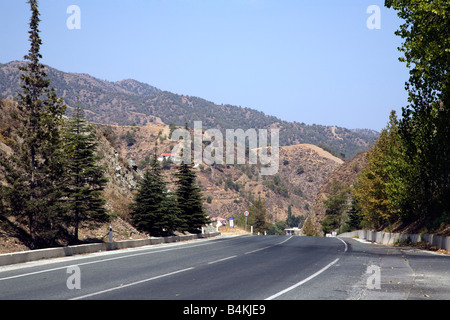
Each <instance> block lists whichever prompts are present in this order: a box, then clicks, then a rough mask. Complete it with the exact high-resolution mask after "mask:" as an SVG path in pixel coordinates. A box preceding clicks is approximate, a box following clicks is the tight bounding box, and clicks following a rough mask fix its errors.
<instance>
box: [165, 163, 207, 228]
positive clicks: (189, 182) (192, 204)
mask: <svg viewBox="0 0 450 320" xmlns="http://www.w3.org/2000/svg"><path fill="white" fill-rule="evenodd" d="M174 176H175V178H176V181H175V183H176V186H177V190H176V192H175V194H176V196H177V202H178V208H179V210H180V220H181V221H180V226H179V230H180V231H183V232H184V231H188V232H191V233H198V232H199V230H200V229H201V227H202V226H203V225H205V224H207V223H209V219H208V218H207V216H206V214H205V210H204V207H203V197H202V193H201V189H200V188H199V187H198V186H197V185H196V175H195V172H194V170H193V169H192V166H191V165H188V164H185V163H182V164H181V165H180V166H179V168H178V171H177V172H176V173H175V174H174Z"/></svg>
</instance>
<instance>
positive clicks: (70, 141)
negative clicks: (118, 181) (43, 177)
mask: <svg viewBox="0 0 450 320" xmlns="http://www.w3.org/2000/svg"><path fill="white" fill-rule="evenodd" d="M64 133H65V135H64V138H65V139H64V150H65V156H66V161H67V162H66V163H65V168H66V171H65V174H64V177H65V188H64V190H65V194H64V195H65V199H66V204H67V207H66V209H67V212H66V223H67V224H68V225H69V226H71V227H73V230H74V232H73V240H74V241H75V242H77V241H78V230H79V228H80V226H81V225H83V224H88V225H95V224H97V223H102V222H106V221H107V220H108V215H107V213H106V209H105V208H104V204H105V201H104V200H103V199H102V198H101V195H102V191H103V190H104V188H105V186H106V183H107V181H108V179H107V178H105V177H104V175H103V173H104V171H105V168H103V167H100V166H99V165H97V162H98V160H99V157H98V156H97V155H96V149H97V146H98V142H97V137H96V135H95V130H94V128H93V127H92V126H91V125H89V124H88V123H87V121H86V119H85V117H84V112H83V109H82V108H81V107H77V108H76V109H75V110H74V112H73V114H72V118H71V119H69V120H68V121H67V123H66V126H65V130H64Z"/></svg>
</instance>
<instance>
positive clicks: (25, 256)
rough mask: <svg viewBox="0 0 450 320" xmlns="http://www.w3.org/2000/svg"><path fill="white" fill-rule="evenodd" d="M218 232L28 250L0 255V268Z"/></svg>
mask: <svg viewBox="0 0 450 320" xmlns="http://www.w3.org/2000/svg"><path fill="white" fill-rule="evenodd" d="M220 234H221V233H220V232H213V233H205V234H192V235H186V236H172V237H161V238H149V239H140V240H124V241H115V242H102V243H91V244H81V245H76V246H67V247H58V248H48V249H38V250H29V251H22V252H14V253H5V254H0V266H5V265H10V264H16V263H24V262H29V261H36V260H42V259H52V258H61V257H68V256H74V255H79V254H87V253H94V252H101V251H112V250H120V249H128V248H136V247H142V246H148V245H155V244H161V243H172V242H179V241H188V240H194V239H204V238H210V237H216V236H218V235H220Z"/></svg>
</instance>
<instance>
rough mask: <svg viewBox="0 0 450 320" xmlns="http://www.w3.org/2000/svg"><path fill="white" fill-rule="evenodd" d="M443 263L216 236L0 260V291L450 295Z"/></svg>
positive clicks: (184, 296) (411, 255)
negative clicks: (69, 254) (60, 255)
mask: <svg viewBox="0 0 450 320" xmlns="http://www.w3.org/2000/svg"><path fill="white" fill-rule="evenodd" d="M430 265H432V267H430ZM449 266H450V257H447V256H438V255H431V254H429V253H424V252H422V251H418V250H414V249H409V248H400V247H392V246H381V245H374V244H368V243H361V242H358V241H356V240H353V239H340V238H320V237H285V236H240V237H219V238H215V239H206V240H195V241H189V242H184V243H175V244H163V245H155V246H148V247H143V248H138V249H128V250H120V251H115V252H107V253H97V254H89V255H85V256H77V257H68V258H60V259H52V260H48V261H45V262H34V263H27V264H20V265H15V266H8V267H1V268H0V299H2V300H5V299H11V300H18V299H33V300H35V299H45V300H68V299H72V300H92V299H94V300H122V299H123V300H193V301H195V300H234V301H235V300H261V301H262V300H296V299H320V300H325V299H332V300H337V299H420V298H423V299H432V298H436V299H450V289H449V288H450V286H449V285H450V283H449V282H450V280H449V279H450V276H449V271H448V270H450V268H449Z"/></svg>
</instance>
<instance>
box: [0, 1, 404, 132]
mask: <svg viewBox="0 0 450 320" xmlns="http://www.w3.org/2000/svg"><path fill="white" fill-rule="evenodd" d="M39 5H40V6H39V8H40V12H41V19H42V22H41V25H40V29H41V37H42V40H43V46H42V47H41V52H42V54H43V57H44V58H43V59H42V62H43V63H45V64H48V65H50V66H52V67H54V68H56V69H59V70H62V71H65V72H77V73H88V74H90V75H92V76H94V77H97V78H100V79H103V80H109V81H118V80H122V79H127V78H131V79H136V80H138V81H141V82H145V83H148V84H150V85H152V86H155V87H157V88H159V89H162V90H167V91H171V92H174V93H178V94H185V95H191V96H197V97H201V98H205V99H207V100H210V101H212V102H215V103H217V104H221V103H223V104H232V105H237V106H242V107H249V108H253V109H257V110H260V111H263V112H265V113H266V114H270V115H274V116H277V117H279V118H281V119H283V120H288V121H294V120H295V121H298V122H304V123H307V124H313V123H315V124H322V125H337V126H342V127H346V128H370V129H375V130H381V129H382V128H384V127H385V126H386V124H387V121H388V117H389V112H390V111H391V110H393V109H394V110H397V111H398V112H400V110H401V107H402V106H405V104H406V103H407V95H406V92H405V90H404V84H405V81H407V80H408V77H409V76H408V70H407V69H406V66H405V65H404V64H403V63H400V62H399V61H398V57H399V56H400V53H399V52H398V51H397V47H398V46H399V45H400V44H401V39H400V38H398V37H397V36H395V35H394V32H395V30H397V29H398V27H399V25H400V24H401V21H400V20H399V19H398V18H397V16H396V13H395V12H394V11H393V10H392V9H387V8H385V7H384V1H380V0H341V1H338V0H314V1H303V0H127V1H125V0H120V1H119V0H40V2H39ZM70 5H76V6H78V7H79V8H80V15H79V16H76V17H79V18H80V19H79V21H80V23H81V24H80V29H69V28H68V26H67V20H68V19H69V17H71V16H72V14H73V13H74V12H72V11H70V13H67V9H68V7H69V6H70ZM370 5H376V6H379V8H380V9H381V14H380V16H381V22H380V26H381V29H369V28H368V27H367V24H366V22H367V20H368V19H369V18H370V17H371V16H372V13H367V8H368V7H369V6H370ZM29 18H30V10H29V5H28V4H27V3H26V1H25V0H1V2H0V30H1V31H0V44H1V45H0V63H7V62H10V61H12V60H22V59H23V56H24V55H25V54H26V53H27V51H28V48H29V43H28V34H27V31H28V22H29ZM70 21H75V20H70ZM371 21H372V20H371Z"/></svg>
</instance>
